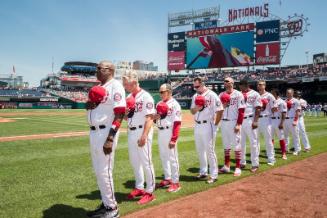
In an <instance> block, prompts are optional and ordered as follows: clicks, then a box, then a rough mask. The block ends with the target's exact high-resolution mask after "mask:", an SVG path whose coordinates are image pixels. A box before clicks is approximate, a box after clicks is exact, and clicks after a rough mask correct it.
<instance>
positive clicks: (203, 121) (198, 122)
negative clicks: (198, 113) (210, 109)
mask: <svg viewBox="0 0 327 218" xmlns="http://www.w3.org/2000/svg"><path fill="white" fill-rule="evenodd" d="M195 122H196V123H197V124H201V123H207V122H208V121H206V120H202V121H201V120H200V121H198V120H196V121H195Z"/></svg>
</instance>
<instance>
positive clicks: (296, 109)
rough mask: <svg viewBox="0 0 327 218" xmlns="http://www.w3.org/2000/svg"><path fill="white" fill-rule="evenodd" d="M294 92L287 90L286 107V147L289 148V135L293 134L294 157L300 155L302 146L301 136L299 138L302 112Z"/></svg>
mask: <svg viewBox="0 0 327 218" xmlns="http://www.w3.org/2000/svg"><path fill="white" fill-rule="evenodd" d="M293 95H294V90H293V89H287V90H286V96H287V99H286V105H287V112H286V118H285V119H286V120H285V125H284V127H285V130H284V132H285V139H286V146H287V147H289V138H288V135H289V133H290V132H291V134H292V138H293V146H294V152H293V155H298V154H299V152H300V151H301V146H300V136H299V125H298V122H299V116H300V111H301V105H300V102H299V101H298V100H297V99H295V98H293Z"/></svg>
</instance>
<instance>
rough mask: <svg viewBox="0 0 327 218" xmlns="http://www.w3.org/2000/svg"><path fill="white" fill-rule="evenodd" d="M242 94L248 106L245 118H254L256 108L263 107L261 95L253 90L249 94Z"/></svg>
mask: <svg viewBox="0 0 327 218" xmlns="http://www.w3.org/2000/svg"><path fill="white" fill-rule="evenodd" d="M242 94H243V96H244V101H245V105H246V107H245V112H244V116H245V117H246V116H250V115H253V116H254V113H255V108H256V107H261V106H262V103H261V98H260V94H259V93H258V92H256V91H254V90H252V89H251V90H249V91H248V92H243V93H242Z"/></svg>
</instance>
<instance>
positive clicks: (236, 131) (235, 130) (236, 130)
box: [234, 124, 241, 134]
mask: <svg viewBox="0 0 327 218" xmlns="http://www.w3.org/2000/svg"><path fill="white" fill-rule="evenodd" d="M240 130H241V125H239V124H237V125H236V126H235V128H234V132H235V133H236V134H238V133H239V132H240Z"/></svg>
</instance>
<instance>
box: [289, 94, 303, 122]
mask: <svg viewBox="0 0 327 218" xmlns="http://www.w3.org/2000/svg"><path fill="white" fill-rule="evenodd" d="M287 101H288V99H286V103H287ZM290 101H291V102H292V106H291V108H290V109H287V112H286V117H290V118H294V117H295V114H296V111H297V110H301V105H300V102H299V100H297V99H296V98H292V99H291V100H290Z"/></svg>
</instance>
